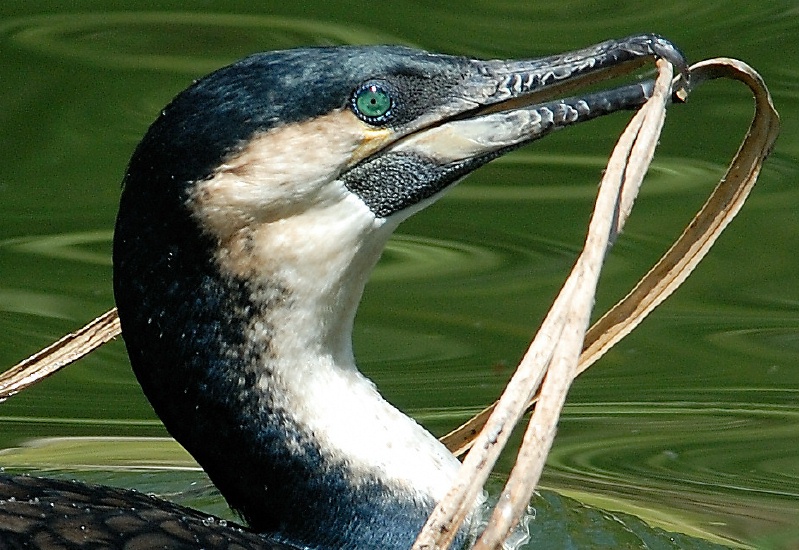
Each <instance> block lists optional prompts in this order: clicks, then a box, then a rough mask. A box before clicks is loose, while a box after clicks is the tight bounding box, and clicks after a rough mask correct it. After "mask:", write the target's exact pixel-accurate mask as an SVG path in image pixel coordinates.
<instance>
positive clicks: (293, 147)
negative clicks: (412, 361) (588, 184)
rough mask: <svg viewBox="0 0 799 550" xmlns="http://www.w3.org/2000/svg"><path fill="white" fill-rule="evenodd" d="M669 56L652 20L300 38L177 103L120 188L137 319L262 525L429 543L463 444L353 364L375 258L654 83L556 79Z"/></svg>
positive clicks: (298, 541) (135, 357) (352, 541)
mask: <svg viewBox="0 0 799 550" xmlns="http://www.w3.org/2000/svg"><path fill="white" fill-rule="evenodd" d="M653 55H661V56H666V57H669V58H670V59H671V60H674V61H676V62H678V63H681V61H682V59H681V57H680V55H679V53H678V52H676V50H675V49H674V48H673V47H672V46H671V45H670V44H669V43H667V42H665V41H663V40H662V39H660V38H658V37H655V36H652V35H646V36H640V37H631V38H628V39H624V40H621V41H610V42H606V43H603V44H600V45H597V46H595V47H593V48H589V49H586V50H583V51H580V52H574V53H572V54H567V55H563V56H553V57H551V58H545V59H540V60H530V61H478V60H472V59H466V58H460V57H450V56H443V55H436V54H429V53H426V52H421V51H417V50H411V49H407V48H399V47H388V46H381V47H341V48H316V49H301V50H289V51H284V52H271V53H267V54H259V55H255V56H252V57H249V58H247V59H244V60H242V61H240V62H238V63H236V64H234V65H231V66H229V67H226V68H223V69H220V70H219V71H217V72H215V73H213V74H211V75H209V76H208V77H205V78H204V79H201V80H199V81H197V82H196V83H195V84H193V85H192V86H191V87H190V88H188V89H187V90H186V91H184V92H183V93H181V94H180V95H178V96H177V97H176V98H175V100H173V102H172V103H171V104H170V105H168V106H167V107H166V108H165V109H164V111H163V112H162V114H161V116H160V117H159V118H158V119H157V120H156V121H155V123H154V124H153V125H152V126H151V127H150V129H149V130H148V132H147V134H146V135H145V137H144V139H143V140H142V142H141V143H140V144H139V146H138V147H137V149H136V151H135V153H134V155H133V157H132V159H131V162H130V165H129V168H128V171H127V174H126V176H125V181H124V189H123V193H122V198H121V202H120V211H119V216H118V219H117V226H116V232H115V237H114V292H115V298H116V302H117V306H118V308H119V316H120V320H121V323H122V333H123V337H124V339H125V344H126V346H127V349H128V354H129V356H130V360H131V364H132V366H133V369H134V372H135V373H136V376H137V378H138V380H139V382H140V384H141V386H142V388H143V390H144V392H145V394H146V395H147V397H148V399H149V400H150V402H151V403H152V405H153V407H154V409H155V411H156V412H157V414H158V415H159V417H160V418H161V419H162V420H163V421H164V424H165V426H166V427H167V429H168V430H169V432H170V433H171V434H172V435H173V436H174V437H175V439H176V440H178V441H179V442H180V443H181V444H182V445H183V446H184V447H186V449H187V450H188V451H189V452H190V453H191V454H192V455H193V456H194V458H195V459H196V460H197V461H198V462H199V463H200V464H201V465H202V467H203V468H204V469H205V471H206V472H207V473H208V475H209V476H210V478H211V479H212V481H213V482H214V483H215V484H216V486H217V487H218V488H219V490H220V492H221V493H222V494H223V495H224V497H225V498H226V500H227V501H228V503H229V504H230V506H231V507H232V508H233V509H234V510H236V511H237V512H238V513H239V514H240V515H241V516H242V518H243V519H244V520H245V521H246V523H247V524H248V526H249V528H250V529H251V530H252V531H253V532H256V533H260V534H261V535H262V537H263V539H262V540H264V541H269V543H268V544H270V545H272V547H281V545H282V546H283V547H286V548H293V547H297V548H313V549H344V548H346V549H350V550H360V549H363V550H365V549H374V548H381V549H384V550H392V549H396V550H400V549H407V548H409V547H410V546H411V544H412V542H413V540H414V539H415V537H416V534H417V533H418V531H419V529H420V528H421V526H422V525H423V523H424V521H425V519H426V518H427V516H428V514H429V513H430V511H431V510H432V508H433V506H434V505H435V503H436V502H437V501H438V500H439V499H440V498H442V497H443V495H444V494H445V492H446V491H447V490H448V488H449V486H450V483H451V482H452V479H453V477H454V475H455V473H456V471H457V469H458V464H459V463H458V461H457V460H456V459H455V458H454V457H453V456H452V455H451V454H450V453H449V452H448V451H447V449H446V448H445V447H444V446H443V445H441V444H440V443H439V442H438V440H436V439H435V438H434V437H433V436H432V435H431V434H430V433H429V432H427V431H426V430H425V429H423V428H422V427H421V426H419V425H418V424H417V423H416V422H415V421H413V420H412V419H410V418H409V417H407V416H406V415H404V414H403V413H401V412H400V411H399V410H397V409H396V408H394V407H393V406H392V405H390V404H389V403H388V402H387V401H385V400H384V399H383V398H382V397H381V396H380V394H379V393H378V392H377V390H376V389H375V388H374V386H373V384H372V383H371V382H370V381H369V380H368V379H366V378H365V377H364V376H363V375H362V374H361V373H360V372H359V371H358V370H357V368H356V366H355V361H354V357H353V353H352V344H351V335H352V324H353V320H354V316H355V312H356V309H357V306H358V303H359V301H360V297H361V294H362V291H363V287H364V285H365V283H366V280H367V278H368V276H369V273H370V271H371V269H372V267H373V266H374V264H375V263H376V262H377V260H378V258H379V256H380V254H381V252H382V250H383V248H384V246H385V243H386V241H387V240H388V238H389V237H390V235H391V233H392V232H393V231H394V229H395V228H396V227H397V225H398V224H399V223H400V222H401V221H402V220H403V219H405V218H407V217H408V216H410V215H411V214H413V213H414V212H416V211H418V210H420V209H421V208H423V207H424V206H426V205H428V204H430V203H431V202H433V201H434V200H435V199H436V198H437V197H438V196H440V194H441V193H443V192H444V191H445V190H446V189H448V188H449V187H451V186H452V185H453V184H454V183H456V182H457V181H458V180H459V179H460V178H462V177H463V176H465V175H466V174H468V173H469V172H470V171H472V170H474V169H476V168H477V167H479V166H481V165H483V164H485V163H486V162H489V161H490V160H492V159H493V158H496V157H497V156H499V155H501V154H503V153H505V152H507V151H509V150H512V149H514V148H516V147H519V146H521V145H523V144H525V143H527V142H529V141H532V140H533V139H536V138H538V137H541V136H543V135H545V134H547V133H548V132H550V131H552V130H555V129H557V128H560V127H563V126H567V125H570V124H574V123H578V122H581V121H583V120H588V119H590V118H594V117H596V116H599V115H602V114H606V113H609V112H613V111H616V110H619V109H626V108H635V107H637V106H639V105H640V104H642V103H643V101H645V100H646V98H647V96H648V93H649V89H650V88H649V87H648V86H649V84H648V83H641V84H636V85H633V86H628V87H625V88H619V89H616V90H613V91H610V92H600V93H596V94H593V95H589V96H585V97H582V98H572V99H566V100H560V101H557V102H552V103H548V104H537V103H536V102H535V100H536V98H537V97H538V96H539V95H540V94H542V93H546V92H547V91H548V90H550V89H558V88H565V87H567V86H568V85H569V84H570V83H571V82H573V81H575V80H579V79H580V78H582V77H584V76H585V75H588V74H592V73H596V72H599V71H605V70H611V69H613V68H615V67H618V66H619V65H620V64H628V65H630V64H640V61H641V60H642V59H645V58H646V57H647V56H653ZM21 484H22V485H23V486H24V485H25V483H21ZM17 485H18V483H17V482H14V483H9V484H8V487H12V486H17ZM33 485H35V484H33V483H31V486H33ZM1 489H2V484H0V490H1ZM1 514H2V507H0V532H2V531H3V529H5V527H4V520H3V519H2V515H1ZM467 530H468V527H466V528H464V529H463V531H462V532H461V533H460V535H459V538H458V544H460V545H463V544H464V543H465V542H466V541H467V539H468V532H467ZM266 547H267V548H269V547H270V546H266Z"/></svg>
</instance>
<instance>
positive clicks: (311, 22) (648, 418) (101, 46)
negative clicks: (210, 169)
mask: <svg viewBox="0 0 799 550" xmlns="http://www.w3.org/2000/svg"><path fill="white" fill-rule="evenodd" d="M267 6H268V5H267ZM420 12H424V13H420ZM643 31H655V32H659V33H661V34H664V35H666V36H668V37H669V38H671V39H672V40H674V41H675V42H676V43H677V44H679V45H680V46H681V47H682V48H683V49H684V51H685V52H686V53H687V55H688V56H689V57H690V58H691V59H694V60H695V59H701V58H705V57H712V56H718V55H725V56H733V57H739V58H741V59H744V60H746V61H748V62H749V63H750V64H752V65H753V66H754V67H756V68H757V69H758V70H759V71H760V72H761V73H762V74H763V76H764V77H765V79H766V81H767V83H769V85H770V86H771V89H772V92H773V94H774V96H775V101H776V103H777V107H778V109H779V110H780V112H781V115H782V118H783V121H784V128H783V132H782V135H781V137H780V140H779V142H778V145H777V148H776V150H775V152H774V154H773V155H772V158H771V159H770V160H769V162H768V163H767V165H766V167H765V169H764V171H763V175H762V177H761V181H760V183H759V184H758V188H756V189H755V191H754V193H753V195H752V198H751V199H750V201H749V203H748V204H747V206H746V208H745V209H744V211H743V212H742V214H741V215H740V216H739V218H738V219H736V221H735V223H734V224H733V225H732V226H731V228H730V229H729V230H728V231H727V233H726V234H725V235H724V237H723V238H722V239H721V240H720V242H719V243H718V245H717V246H716V248H715V249H714V250H713V252H712V253H711V254H710V256H709V257H708V259H707V260H706V261H705V262H704V263H703V264H702V266H701V267H700V268H699V269H698V270H697V272H696V273H695V275H694V276H693V277H692V278H691V279H690V280H689V282H688V283H687V284H686V285H685V286H684V288H682V289H681V290H680V291H679V292H678V293H677V295H676V296H674V297H673V298H672V299H671V300H670V301H669V302H668V303H667V304H666V305H664V306H663V307H662V308H661V309H660V310H658V311H657V312H656V313H655V314H654V315H653V316H652V317H651V318H650V319H649V320H647V322H646V323H645V324H644V325H643V326H642V327H641V328H640V329H638V330H637V331H636V332H635V334H633V335H632V336H631V337H629V338H628V339H627V340H625V341H624V342H623V343H622V344H621V345H619V346H618V347H617V348H616V349H614V350H613V351H612V352H611V353H610V354H609V355H608V356H607V357H606V358H604V359H603V360H602V361H601V363H600V364H598V365H596V366H595V367H593V368H592V369H591V371H590V372H589V373H587V374H586V375H585V376H583V377H582V378H581V380H579V382H578V383H577V384H576V385H575V386H574V388H573V390H572V392H571V395H570V398H569V402H568V405H567V407H566V410H565V413H564V416H563V419H562V422H561V425H560V432H559V435H558V439H557V441H556V444H555V448H554V449H553V452H552V454H551V456H550V461H549V467H548V469H547V470H546V472H545V475H544V482H543V483H544V485H545V487H547V488H548V489H552V490H555V491H557V492H558V493H559V494H564V495H568V496H571V497H574V498H576V499H577V500H579V501H580V502H583V503H587V504H592V505H595V506H597V507H598V508H599V509H603V510H621V511H624V512H627V513H630V514H632V515H634V516H637V517H639V518H642V519H644V520H645V521H647V522H649V523H650V524H653V525H657V526H664V527H666V528H668V529H669V530H676V531H680V532H683V533H688V534H690V535H694V536H701V537H704V538H708V539H712V540H715V541H717V542H725V543H726V544H730V545H742V546H749V547H757V548H795V547H797V546H798V545H799V527H797V526H798V525H799V474H798V473H797V472H799V389H798V388H799V367H798V366H797V357H798V356H799V285H797V273H799V255H797V254H796V250H798V249H799V217H798V216H797V212H799V189H797V187H796V185H795V184H796V181H797V176H799V135H798V134H799V126H798V125H797V124H796V123H795V122H794V121H795V120H797V116H798V115H799V113H797V107H796V106H797V99H798V98H799V71H797V69H796V68H795V67H794V64H793V62H792V60H795V59H797V58H799V38H797V37H799V12H798V11H797V8H796V7H795V6H794V4H793V3H792V2H780V1H777V2H770V3H767V4H765V5H763V6H757V5H753V4H751V3H746V2H740V1H737V2H736V1H733V2H718V1H715V2H713V1H711V2H703V3H698V2H684V1H677V2H672V3H670V4H669V5H668V6H661V5H652V6H647V7H646V9H641V7H640V5H639V4H635V3H628V4H623V5H621V6H620V5H618V3H611V2H607V1H600V2H594V3H591V5H590V6H586V5H584V3H581V2H568V1H567V2H563V1H559V2H536V3H529V2H521V1H507V2H496V1H494V2H485V1H483V2H480V1H474V2H468V3H465V4H464V3H462V2H448V1H445V2H439V3H437V4H436V5H435V7H425V6H422V5H420V4H418V3H416V2H392V3H391V4H390V5H385V6H382V7H381V9H379V10H378V9H373V8H367V7H366V6H365V5H363V4H360V3H355V2H338V3H335V5H331V4H329V3H322V2H319V3H317V4H314V3H303V5H302V6H284V7H279V8H278V7H276V6H275V7H273V6H269V7H264V6H260V5H256V4H251V3H246V2H235V1H233V2H226V3H224V5H221V4H218V3H203V4H201V5H198V6H197V7H194V8H186V7H185V4H184V3H180V2H177V1H171V2H170V1H167V2H161V3H160V7H159V9H158V10H157V11H155V10H153V9H152V8H151V7H150V3H147V2H140V1H132V2H121V1H116V2H114V1H111V2H108V1H105V2H99V1H96V2H91V1H87V2H82V3H81V4H80V7H79V8H77V7H76V8H64V7H63V3H57V2H53V1H52V0H47V1H45V0H42V1H31V2H25V3H14V2H7V3H5V4H3V5H2V6H0V71H1V72H0V105H2V109H0V123H1V124H2V126H1V127H2V130H3V131H2V132H0V333H2V335H3V337H2V339H0V365H11V364H13V363H15V362H16V361H18V360H19V359H21V358H23V357H25V356H27V355H28V354H30V353H32V352H34V351H36V350H38V349H39V348H40V347H42V346H44V345H46V344H48V343H50V342H51V341H53V340H54V339H56V338H57V337H60V336H61V335H63V334H64V333H66V332H68V331H70V330H73V329H75V328H77V327H78V326H81V325H82V324H84V323H85V322H86V321H88V320H90V319H91V318H93V317H94V316H96V315H98V314H100V313H102V312H103V311H105V310H106V309H108V308H110V307H111V306H112V305H113V299H112V295H111V284H110V280H111V277H110V240H111V228H112V227H113V220H114V216H115V210H116V202H117V200H118V195H119V182H120V180H121V176H122V174H123V172H124V168H125V165H126V162H127V159H128V157H129V155H130V153H131V151H132V149H133V147H134V146H135V144H136V143H137V141H138V139H139V137H140V136H141V135H142V134H143V132H144V131H145V129H146V127H147V125H148V124H149V123H150V122H151V120H152V119H153V118H154V117H155V116H156V114H157V113H158V111H159V109H160V108H161V107H162V106H163V104H165V103H166V102H167V101H168V100H169V99H170V98H171V97H172V96H173V95H174V94H175V93H177V92H178V91H179V90H181V89H182V88H184V87H185V86H186V85H188V83H189V82H190V81H191V79H193V78H196V77H198V76H200V75H202V74H204V73H205V72H208V71H210V70H212V69H214V68H216V67H219V66H221V65H223V64H225V63H227V62H229V61H233V60H235V59H237V58H239V57H241V56H243V55H246V54H248V53H252V52H255V51H260V50H267V49H274V48H285V47H292V46H296V45H305V44H340V43H403V44H409V45H414V46H420V47H424V48H427V49H432V50H439V51H446V52H449V53H459V54H465V55H475V56H490V57H522V56H525V57H529V56H535V55H542V54H546V53H553V52H558V51H564V50H567V49H572V48H577V47H580V46H584V45H587V44H590V43H593V42H597V41H600V40H603V39H605V38H609V37H615V36H624V35H628V34H633V33H637V32H643ZM751 110H752V105H751V99H750V98H749V95H748V93H747V92H746V90H744V89H743V88H742V87H741V86H740V85H736V84H734V83H724V82H718V83H711V84H708V85H706V86H705V87H704V88H703V89H701V90H699V91H698V93H696V94H695V95H694V96H692V97H691V100H690V102H689V104H688V105H685V106H677V107H675V108H673V109H672V110H671V112H670V114H669V119H668V122H667V127H666V131H665V133H664V136H663V138H662V140H661V147H660V150H659V153H658V157H657V159H656V162H655V165H654V167H653V171H652V174H651V177H650V178H649V179H648V180H647V183H646V186H645V188H644V190H643V193H642V196H641V198H640V199H639V201H638V204H637V206H636V210H635V212H634V214H633V217H632V219H631V221H630V224H629V227H628V230H627V231H626V233H625V234H624V236H623V237H622V238H621V240H620V241H619V242H618V244H617V246H616V247H615V249H614V250H613V253H612V255H611V258H610V260H609V263H608V266H607V269H606V271H605V276H604V279H603V282H602V285H601V294H600V298H599V300H598V307H599V308H600V309H601V308H605V307H608V306H609V305H610V304H612V303H613V302H614V301H615V300H616V299H618V298H619V297H621V296H622V295H623V294H624V293H625V291H626V289H627V288H628V287H629V286H630V285H632V284H633V283H634V282H635V280H636V279H637V278H638V277H639V276H640V275H641V274H643V273H644V272H645V271H646V270H647V268H648V266H649V265H651V263H652V262H653V261H655V260H656V259H657V257H658V256H659V255H660V254H661V253H662V252H663V251H664V250H665V249H666V248H667V247H668V245H669V244H670V242H671V241H672V240H673V239H674V238H675V237H676V236H677V234H678V233H679V231H680V230H681V228H682V226H683V225H684V224H685V223H686V222H687V221H688V220H689V219H690V217H691V216H692V215H693V212H694V211H695V210H696V209H697V208H698V207H699V206H700V205H701V203H702V202H703V200H704V197H705V196H706V195H707V194H708V193H709V191H710V188H711V187H712V185H713V183H714V182H713V179H714V178H718V177H719V176H720V175H721V174H722V173H723V170H724V167H725V165H726V163H727V162H728V160H729V158H730V156H731V155H732V153H733V152H734V151H735V149H736V147H737V143H738V141H739V140H740V136H741V134H742V132H743V131H744V129H745V128H746V126H747V124H748V121H749V117H750V116H751ZM624 122H625V117H624V116H623V115H621V116H617V117H613V118H610V119H606V120H601V121H596V122H593V123H591V124H589V125H584V126H581V127H578V128H574V129H571V130H569V131H567V132H562V133H560V134H558V135H555V136H552V137H551V138H548V139H547V140H544V141H542V142H539V143H536V144H534V145H533V146H531V147H528V148H526V149H524V150H522V151H519V152H517V153H514V154H512V155H510V156H508V157H506V158H504V159H501V160H499V161H497V162H495V163H493V164H492V165H490V166H488V167H485V168H484V169H481V170H480V171H479V172H477V173H476V174H474V175H472V176H471V177H470V178H468V180H467V181H466V182H464V183H463V184H462V185H461V186H460V187H458V188H457V189H455V190H454V191H453V192H451V193H450V194H449V195H447V197H445V198H444V199H442V200H441V201H440V202H439V203H437V204H436V205H435V206H433V207H432V208H430V209H428V210H426V211H425V212H423V213H421V214H419V215H417V216H415V217H414V218H412V219H411V220H409V221H408V222H407V223H405V224H404V225H403V226H402V227H401V228H400V231H399V233H398V235H397V238H395V239H394V240H393V241H392V243H391V244H390V246H389V249H388V251H387V253H386V255H385V257H384V259H383V261H382V262H381V264H380V265H379V266H378V268H377V270H376V272H375V275H374V277H373V279H372V282H371V283H370V285H369V286H368V288H367V291H366V295H365V298H364V302H363V304H362V307H361V309H360V312H359V315H358V320H357V326H356V334H355V339H356V342H355V344H356V352H357V355H358V358H359V363H360V365H361V366H362V367H363V369H364V370H365V371H366V372H367V373H368V374H369V375H370V376H372V377H373V378H374V379H375V380H376V381H377V383H378V385H379V386H380V387H381V389H382V390H383V391H384V393H385V394H386V395H387V396H388V397H389V398H390V399H391V400H392V401H393V402H395V403H396V404H398V405H399V406H401V407H403V408H404V409H406V410H408V411H409V412H410V413H411V414H413V415H414V416H415V417H417V418H419V419H420V420H421V421H422V422H424V423H425V424H426V425H428V426H429V427H430V428H431V429H433V430H434V431H436V432H438V433H443V432H444V431H446V430H448V429H450V428H452V427H453V426H455V425H457V424H458V423H459V422H460V421H462V420H464V419H465V418H466V417H467V416H468V414H469V413H470V412H473V411H475V410H477V409H478V408H480V407H482V406H483V405H485V404H486V403H488V402H490V401H491V400H493V399H494V398H495V396H496V395H497V393H498V392H499V390H500V388H501V387H502V384H503V383H504V381H505V380H506V378H507V376H509V374H510V372H511V368H512V367H513V366H514V365H515V363H516V361H517V360H518V358H519V357H520V355H521V354H522V352H523V350H524V349H525V347H526V345H527V342H528V341H529V339H530V337H531V335H532V334H533V333H534V330H535V327H536V325H537V323H538V321H539V320H540V318H541V317H542V316H543V314H544V313H545V311H546V309H547V307H548V305H549V303H550V302H551V300H552V298H553V296H554V294H555V293H556V291H557V288H558V286H559V284H560V283H561V281H562V280H563V278H564V276H565V273H566V271H567V270H568V268H569V267H570V265H571V263H572V262H573V260H574V257H575V254H576V252H577V251H578V250H579V248H580V246H581V240H582V237H583V235H584V231H585V224H586V221H587V218H588V215H589V212H590V208H591V202H592V200H593V195H594V192H595V189H596V182H597V181H598V178H599V175H600V172H601V169H602V167H603V166H604V163H605V160H606V158H607V155H608V153H609V151H610V149H611V147H612V144H613V141H614V136H616V135H618V132H619V131H620V129H621V128H622V127H623V125H624ZM298 160H299V159H298ZM166 435H167V434H166V433H165V431H164V430H163V428H162V427H161V425H160V423H159V422H158V420H157V419H156V418H155V417H154V415H153V413H152V411H151V410H150V408H149V405H148V404H147V403H146V401H145V400H144V398H143V397H142V395H141V393H140V391H139V389H138V386H137V384H136V382H135V380H134V379H133V376H132V374H131V373H130V371H129V367H128V364H127V359H126V357H125V353H124V349H123V347H122V345H121V343H120V342H114V343H112V344H110V345H109V346H107V347H106V348H104V349H102V350H100V351H99V352H97V353H95V354H94V355H92V356H91V357H89V358H87V359H86V360H84V361H82V362H81V363H80V364H78V365H75V366H73V367H71V368H70V369H68V371H66V372H64V373H61V374H59V375H57V376H56V377H54V378H52V379H50V380H48V381H46V382H44V383H42V384H40V385H39V386H37V387H35V388H33V389H31V390H29V391H27V392H25V393H24V394H22V395H19V396H17V397H15V398H14V399H11V400H9V401H8V402H7V403H4V404H3V405H2V406H0V447H2V448H5V449H8V450H7V451H5V453H4V454H3V455H0V465H2V466H5V467H7V468H14V469H21V468H23V469H29V470H31V471H34V472H36V473H41V472H47V473H51V474H52V475H65V476H68V477H80V478H82V479H87V480H91V481H96V482H101V483H110V484H115V485H121V486H126V487H137V488H139V489H141V490H145V491H149V492H156V493H158V494H161V495H164V496H166V497H168V498H174V499H176V500H180V501H181V502H186V503H189V504H192V505H194V506H199V507H202V509H204V510H206V511H208V512H209V513H216V514H220V515H223V516H225V515H226V514H228V512H226V508H225V506H224V503H223V502H222V501H221V499H220V498H219V496H218V495H217V494H216V493H215V492H214V491H213V490H212V489H211V488H209V487H208V484H207V481H205V479H204V478H203V476H201V475H200V474H199V473H198V472H197V471H196V467H195V466H194V464H193V462H192V461H191V460H190V458H189V457H187V456H186V455H185V453H183V452H182V451H181V450H180V449H179V447H177V446H176V445H175V444H174V443H173V442H171V440H169V439H168V438H166ZM60 438H66V439H60ZM98 438H99V439H98ZM103 438H113V439H112V441H109V440H108V439H103ZM511 459H512V457H510V456H509V457H506V459H505V460H504V462H503V468H504V469H505V470H507V468H508V467H509V465H510V463H511ZM546 494H548V495H550V497H551V499H555V498H556V497H554V496H553V495H554V493H546ZM547 502H548V503H549V504H544V503H543V502H542V503H539V504H540V507H541V509H542V510H549V511H550V512H551V510H555V509H557V505H559V501H556V500H550V501H547ZM551 513H552V514H555V515H554V516H553V517H555V518H560V521H562V523H568V522H567V521H566V517H567V515H565V514H564V515H561V516H558V515H557V512H551ZM226 517H229V515H228V516H226ZM581 517H583V516H581ZM556 521H557V519H556ZM561 527H563V526H561ZM564 529H568V528H567V527H564ZM580 529H581V527H580V526H579V525H576V524H575V527H574V528H573V529H572V533H578V532H580ZM550 540H555V539H550Z"/></svg>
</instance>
